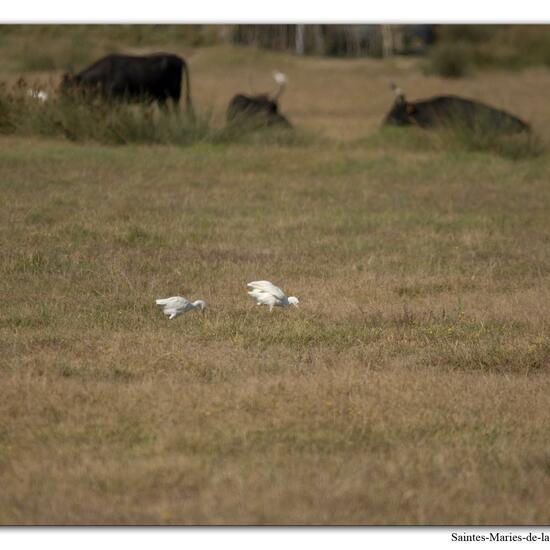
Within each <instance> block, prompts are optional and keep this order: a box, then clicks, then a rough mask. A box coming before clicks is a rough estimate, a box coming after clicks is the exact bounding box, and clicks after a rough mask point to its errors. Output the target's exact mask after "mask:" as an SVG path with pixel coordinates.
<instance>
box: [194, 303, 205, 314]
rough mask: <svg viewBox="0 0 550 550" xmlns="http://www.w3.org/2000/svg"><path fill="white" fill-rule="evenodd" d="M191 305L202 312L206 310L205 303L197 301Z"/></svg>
mask: <svg viewBox="0 0 550 550" xmlns="http://www.w3.org/2000/svg"><path fill="white" fill-rule="evenodd" d="M193 305H194V306H195V307H197V308H199V309H200V310H201V311H202V312H204V310H205V308H206V302H205V301H204V300H197V301H196V302H193Z"/></svg>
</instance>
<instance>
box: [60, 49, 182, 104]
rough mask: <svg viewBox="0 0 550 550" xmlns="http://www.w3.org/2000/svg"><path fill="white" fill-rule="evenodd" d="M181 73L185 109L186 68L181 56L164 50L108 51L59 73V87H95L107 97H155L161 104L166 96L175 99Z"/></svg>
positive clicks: (89, 88) (145, 99)
mask: <svg viewBox="0 0 550 550" xmlns="http://www.w3.org/2000/svg"><path fill="white" fill-rule="evenodd" d="M182 75H184V76H185V103H186V107H187V110H188V111H189V110H190V109H191V89H190V85H191V84H190V76H189V68H188V67H187V64H186V62H185V61H184V60H183V59H182V58H181V57H178V56H177V55H172V54H166V53H157V54H152V55H147V56H133V55H119V54H112V55H108V56H107V57H104V58H102V59H100V60H99V61H96V62H95V63H94V64H93V65H91V66H90V67H88V68H87V69H84V70H83V71H81V72H79V73H77V74H76V75H69V74H65V75H63V80H62V83H61V91H62V92H68V91H70V90H87V91H92V92H93V91H98V92H99V93H100V94H101V95H102V96H103V97H104V98H108V99H116V98H120V99H126V100H130V101H145V102H152V101H157V102H158V103H159V105H161V106H162V105H164V104H165V103H166V101H167V100H168V99H171V100H172V101H173V102H174V104H177V103H179V100H180V97H181V79H182Z"/></svg>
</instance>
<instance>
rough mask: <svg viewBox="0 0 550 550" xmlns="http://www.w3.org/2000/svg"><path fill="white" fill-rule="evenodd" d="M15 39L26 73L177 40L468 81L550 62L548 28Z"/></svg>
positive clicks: (82, 31) (255, 28)
mask: <svg viewBox="0 0 550 550" xmlns="http://www.w3.org/2000/svg"><path fill="white" fill-rule="evenodd" d="M61 35H62V36H61ZM62 37H63V38H65V39H67V40H69V42H70V48H68V49H64V48H62V47H61V45H60V44H59V41H60V39H61V38H62ZM14 38H18V40H17V44H12V45H13V46H15V48H14V50H13V54H14V56H13V59H12V62H13V63H14V64H16V65H17V68H19V69H20V70H22V71H28V70H44V71H47V70H54V69H58V68H65V66H66V65H69V64H79V63H86V62H89V61H91V60H92V59H91V58H90V54H92V55H93V54H95V47H96V45H97V42H98V41H101V42H102V44H103V46H104V48H105V49H106V50H108V51H109V52H115V51H118V50H119V49H120V48H121V47H122V46H130V47H147V46H155V45H162V44H174V43H178V44H180V45H181V46H187V47H193V48H196V47H202V46H215V45H220V44H236V45H243V46H251V47H255V48H261V49H266V50H276V51H284V52H292V53H295V54H297V55H306V56H334V57H374V58H383V57H390V56H393V55H420V56H424V57H426V60H427V63H426V67H425V68H426V71H428V72H433V73H435V74H439V75H441V76H445V77H460V76H464V75H466V74H468V73H469V72H470V71H473V70H474V69H476V68H490V67H493V68H506V69H511V68H516V69H518V68H522V67H527V66H532V65H549V64H550V33H549V32H548V26H546V25H432V24H424V25H419V24H415V25H266V24H264V25H63V26H59V25H2V26H0V44H6V43H7V42H10V41H11V40H12V39H14ZM40 40H42V41H43V42H42V43H41V42H40ZM56 44H57V47H56V46H55V45H56ZM63 50H65V51H63Z"/></svg>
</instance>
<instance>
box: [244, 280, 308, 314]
mask: <svg viewBox="0 0 550 550" xmlns="http://www.w3.org/2000/svg"><path fill="white" fill-rule="evenodd" d="M246 286H247V287H248V288H250V289H251V290H249V291H248V294H249V295H250V296H252V298H254V299H255V300H256V302H257V305H259V306H261V305H266V306H269V311H273V308H274V307H283V308H286V307H289V306H295V307H298V303H299V302H298V298H296V296H288V297H287V295H286V294H285V293H284V292H283V291H282V290H281V289H280V288H279V287H278V286H275V285H274V284H273V283H271V282H269V281H252V282H251V283H248V284H247V285H246Z"/></svg>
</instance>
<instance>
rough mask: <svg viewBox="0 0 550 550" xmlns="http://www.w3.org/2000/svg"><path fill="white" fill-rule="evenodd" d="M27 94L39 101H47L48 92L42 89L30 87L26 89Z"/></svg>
mask: <svg viewBox="0 0 550 550" xmlns="http://www.w3.org/2000/svg"><path fill="white" fill-rule="evenodd" d="M27 95H29V96H30V97H32V98H33V99H38V100H39V101H42V103H44V102H45V101H48V92H45V91H44V90H33V89H30V90H27Z"/></svg>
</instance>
